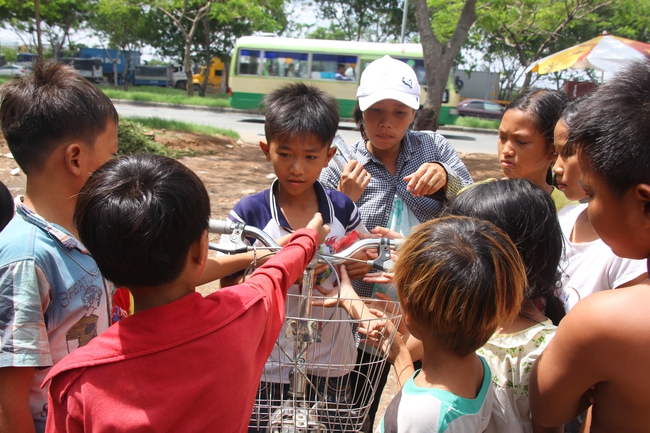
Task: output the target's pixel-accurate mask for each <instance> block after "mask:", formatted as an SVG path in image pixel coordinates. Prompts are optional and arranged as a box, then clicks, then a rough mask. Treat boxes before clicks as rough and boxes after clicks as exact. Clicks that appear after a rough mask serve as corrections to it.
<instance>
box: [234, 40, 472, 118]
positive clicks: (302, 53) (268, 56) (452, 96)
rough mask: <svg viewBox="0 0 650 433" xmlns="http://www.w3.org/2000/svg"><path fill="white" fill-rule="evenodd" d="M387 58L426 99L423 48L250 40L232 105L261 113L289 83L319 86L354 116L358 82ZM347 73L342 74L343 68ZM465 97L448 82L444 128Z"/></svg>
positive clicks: (237, 58) (238, 59)
mask: <svg viewBox="0 0 650 433" xmlns="http://www.w3.org/2000/svg"><path fill="white" fill-rule="evenodd" d="M386 54H388V55H389V56H391V57H394V58H396V59H399V60H402V61H404V62H406V63H407V64H408V65H410V66H411V67H412V68H413V69H414V70H415V73H416V75H417V77H418V81H419V82H420V86H421V88H422V97H421V99H420V100H421V101H424V100H425V99H426V80H425V73H424V61H423V60H422V46H421V45H420V44H383V43H375V42H353V41H329V40H321V39H291V38H278V37H256V36H245V37H242V38H239V39H238V40H237V42H236V43H235V49H234V53H233V57H232V59H233V60H232V62H231V65H230V77H229V79H228V84H229V86H228V92H229V94H230V106H231V107H233V108H241V109H249V110H250V109H259V108H260V103H261V101H262V97H263V96H264V95H265V94H267V93H269V92H271V91H272V90H274V89H276V88H278V87H280V86H282V85H284V84H286V82H287V81H295V80H300V81H305V82H308V83H311V84H314V85H317V86H318V87H320V88H321V89H323V90H324V91H326V92H328V93H329V94H331V95H333V96H334V97H335V98H336V99H337V100H338V102H339V108H340V113H341V117H348V118H349V117H352V111H353V110H354V106H355V104H356V102H357V100H356V94H357V87H358V86H359V77H360V76H361V72H362V71H363V70H364V69H365V67H366V66H367V65H368V64H369V63H370V62H372V61H373V60H376V59H378V58H380V57H383V56H384V55H386ZM341 68H342V69H341ZM459 99H460V95H459V94H458V92H457V91H456V89H455V88H454V85H453V84H452V82H451V80H448V84H447V89H446V90H445V94H444V96H443V98H442V108H441V110H440V124H441V125H451V124H453V123H454V122H455V120H456V119H457V118H458V101H459Z"/></svg>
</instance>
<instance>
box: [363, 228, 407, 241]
mask: <svg viewBox="0 0 650 433" xmlns="http://www.w3.org/2000/svg"><path fill="white" fill-rule="evenodd" d="M370 233H371V234H373V235H379V236H381V237H382V238H388V239H404V236H402V235H400V234H399V233H397V232H394V231H392V230H390V229H387V228H386V227H380V226H377V227H375V228H374V229H372V230H370Z"/></svg>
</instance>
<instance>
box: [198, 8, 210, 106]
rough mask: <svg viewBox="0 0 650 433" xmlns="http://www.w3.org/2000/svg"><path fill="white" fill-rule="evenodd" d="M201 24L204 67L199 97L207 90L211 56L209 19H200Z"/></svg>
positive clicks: (206, 17)
mask: <svg viewBox="0 0 650 433" xmlns="http://www.w3.org/2000/svg"><path fill="white" fill-rule="evenodd" d="M201 24H202V25H203V49H204V50H205V53H204V54H205V64H206V67H205V74H203V82H202V83H201V90H200V91H199V96H205V92H206V91H207V89H208V80H209V79H210V73H211V72H212V55H211V53H210V19H209V17H208V16H207V15H206V16H205V17H203V18H202V19H201Z"/></svg>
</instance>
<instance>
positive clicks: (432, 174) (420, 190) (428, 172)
mask: <svg viewBox="0 0 650 433" xmlns="http://www.w3.org/2000/svg"><path fill="white" fill-rule="evenodd" d="M404 180H405V181H406V182H408V185H406V190H407V191H410V192H411V194H412V195H413V196H415V197H422V196H425V195H431V194H434V193H436V192H437V191H438V190H439V189H441V188H443V190H444V188H446V187H447V171H446V170H445V169H444V167H443V166H442V165H440V164H438V163H435V162H427V163H425V164H422V165H421V166H420V168H418V169H417V171H416V172H415V173H413V174H409V175H408V176H406V177H405V178H404Z"/></svg>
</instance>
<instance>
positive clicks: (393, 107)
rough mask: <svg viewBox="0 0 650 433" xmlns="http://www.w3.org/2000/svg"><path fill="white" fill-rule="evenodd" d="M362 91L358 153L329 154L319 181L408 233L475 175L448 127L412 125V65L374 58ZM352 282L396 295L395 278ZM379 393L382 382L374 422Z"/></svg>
mask: <svg viewBox="0 0 650 433" xmlns="http://www.w3.org/2000/svg"><path fill="white" fill-rule="evenodd" d="M357 98H358V104H357V106H356V107H355V121H356V122H357V125H358V126H359V130H360V132H361V140H360V141H358V142H357V143H355V144H353V145H351V146H349V151H350V153H351V154H352V156H353V158H354V159H355V160H353V161H350V162H348V163H347V165H346V166H345V167H344V169H343V171H341V170H340V169H339V167H338V166H337V165H336V163H334V161H331V162H330V164H329V166H328V167H327V168H325V169H323V171H322V173H321V176H320V181H321V183H322V184H323V185H324V186H325V187H326V188H331V189H338V190H339V191H341V192H343V193H345V194H346V195H348V196H349V197H350V198H351V199H352V200H353V201H355V202H356V204H357V206H358V208H359V211H360V212H361V219H362V220H363V223H364V225H365V226H366V227H368V228H373V227H387V228H389V229H392V230H394V231H396V232H398V233H401V234H402V235H404V236H407V235H408V234H409V232H410V229H411V227H412V226H414V225H416V224H419V223H421V222H424V221H427V220H429V219H432V218H435V217H436V216H438V215H439V214H440V212H441V211H442V207H443V202H445V201H446V200H448V199H451V198H453V197H455V196H456V194H457V193H458V191H460V190H461V189H462V188H463V187H464V186H466V185H469V184H471V183H472V178H471V177H470V175H469V172H468V171H467V168H466V167H465V165H464V164H463V162H462V161H461V159H460V157H459V156H458V153H457V152H456V150H455V149H454V148H453V147H452V145H451V144H450V143H449V141H447V139H445V138H444V137H443V136H442V135H440V134H438V133H436V132H432V131H411V130H409V129H408V127H409V125H410V124H411V123H412V122H413V120H414V118H415V113H416V110H417V109H418V108H420V85H419V83H418V79H417V76H416V75H415V72H414V71H413V69H412V68H411V67H410V66H409V65H407V64H406V63H404V62H402V61H400V60H397V59H393V58H391V57H389V56H384V57H382V58H381V59H378V60H375V61H374V62H372V63H370V64H369V65H368V66H367V67H366V69H365V70H364V71H363V73H362V75H361V81H360V85H359V88H358V90H357ZM352 267H353V266H350V267H348V268H352ZM348 270H351V269H348ZM352 272H354V271H352ZM353 283H354V287H355V290H356V291H357V293H358V294H359V296H362V297H370V296H372V295H373V294H375V293H376V292H381V293H382V294H385V295H388V296H389V297H391V298H393V299H395V300H397V293H396V291H395V290H393V289H392V287H391V286H385V285H373V284H370V283H362V282H360V281H355V282H353ZM380 296H381V295H380ZM359 356H368V355H367V354H361V353H360V354H359ZM384 370H385V372H386V375H387V371H388V369H384ZM383 383H385V381H383ZM380 387H383V384H381V385H380ZM380 395H381V389H378V390H377V393H376V401H375V402H374V404H373V407H372V408H371V414H370V418H371V422H372V421H373V419H374V415H375V413H376V410H377V405H378V402H379V396H380ZM371 425H372V424H371Z"/></svg>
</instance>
